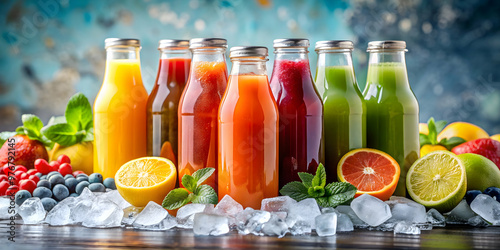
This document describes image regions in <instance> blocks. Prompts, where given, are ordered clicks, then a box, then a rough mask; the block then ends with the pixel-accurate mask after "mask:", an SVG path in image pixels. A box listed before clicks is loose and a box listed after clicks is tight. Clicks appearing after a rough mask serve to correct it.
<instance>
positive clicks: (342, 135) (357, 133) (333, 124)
mask: <svg viewBox="0 0 500 250" xmlns="http://www.w3.org/2000/svg"><path fill="white" fill-rule="evenodd" d="M353 48H354V46H353V43H352V42H351V41H320V42H317V43H316V52H317V53H318V66H317V68H316V86H318V88H322V89H323V90H324V91H323V95H322V99H323V107H324V112H325V113H324V115H323V117H324V119H323V126H324V127H325V158H326V159H325V169H326V173H327V175H326V176H327V177H328V180H327V181H328V182H332V181H337V178H336V177H337V165H338V162H339V161H340V159H341V158H342V156H344V154H346V153H347V152H349V151H350V150H353V149H356V148H364V147H366V115H365V109H366V107H365V104H364V101H363V96H362V95H361V91H360V90H359V88H358V84H357V82H356V77H355V75H354V68H353V65H352V55H351V52H352V50H353Z"/></svg>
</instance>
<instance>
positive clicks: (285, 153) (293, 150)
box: [271, 39, 324, 187]
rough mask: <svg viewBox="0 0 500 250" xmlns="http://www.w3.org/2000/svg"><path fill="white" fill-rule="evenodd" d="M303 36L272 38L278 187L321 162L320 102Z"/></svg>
mask: <svg viewBox="0 0 500 250" xmlns="http://www.w3.org/2000/svg"><path fill="white" fill-rule="evenodd" d="M308 47H309V40H307V39H276V40H274V48H275V54H276V57H275V60H274V67H273V73H272V76H271V89H272V92H273V95H274V98H275V100H276V103H277V105H278V110H279V121H280V122H279V139H280V141H279V168H280V187H283V186H284V185H285V184H287V183H288V182H291V181H299V180H300V179H299V176H298V172H309V173H311V174H315V172H316V169H317V167H318V165H319V163H324V145H323V103H322V101H321V98H320V97H319V95H318V92H317V91H316V88H315V86H314V83H313V79H312V76H311V70H310V68H309V59H308V53H309V52H308V50H307V48H308Z"/></svg>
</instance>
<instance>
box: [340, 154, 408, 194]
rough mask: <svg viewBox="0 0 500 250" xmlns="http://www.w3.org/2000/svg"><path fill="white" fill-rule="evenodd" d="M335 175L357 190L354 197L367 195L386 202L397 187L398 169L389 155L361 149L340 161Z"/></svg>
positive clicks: (346, 155)
mask: <svg viewBox="0 0 500 250" xmlns="http://www.w3.org/2000/svg"><path fill="white" fill-rule="evenodd" d="M337 174H338V178H339V180H340V181H343V182H349V183H351V184H352V185H354V186H355V187H356V188H357V189H358V191H357V192H356V196H355V197H358V196H360V195H362V194H369V195H372V196H375V197H377V198H379V199H381V200H388V199H389V197H391V195H392V194H393V193H394V191H395V190H396V186H397V185H398V180H399V174H400V169H399V164H398V163H397V162H396V160H394V158H392V157H391V156H390V155H388V154H386V153H384V152H382V151H380V150H376V149H369V148H361V149H355V150H352V151H350V152H349V153H347V154H345V155H344V156H343V157H342V159H340V162H339V165H338V167H337Z"/></svg>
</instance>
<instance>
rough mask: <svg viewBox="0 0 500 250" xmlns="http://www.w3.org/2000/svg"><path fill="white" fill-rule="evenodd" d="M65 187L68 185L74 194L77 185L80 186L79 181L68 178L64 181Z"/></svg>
mask: <svg viewBox="0 0 500 250" xmlns="http://www.w3.org/2000/svg"><path fill="white" fill-rule="evenodd" d="M64 185H66V187H67V188H68V189H69V192H70V193H74V192H75V189H76V185H78V181H77V180H76V179H75V178H68V179H66V180H65V181H64Z"/></svg>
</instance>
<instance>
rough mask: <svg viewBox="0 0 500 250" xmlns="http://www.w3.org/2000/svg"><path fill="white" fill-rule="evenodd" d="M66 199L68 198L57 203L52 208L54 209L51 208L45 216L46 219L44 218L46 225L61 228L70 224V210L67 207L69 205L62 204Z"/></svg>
mask: <svg viewBox="0 0 500 250" xmlns="http://www.w3.org/2000/svg"><path fill="white" fill-rule="evenodd" d="M67 199H69V198H66V199H64V200H63V201H62V202H59V203H58V204H57V205H55V206H54V208H52V210H50V212H49V213H48V214H47V217H45V222H46V223H48V224H49V225H51V226H63V225H69V224H71V223H72V220H71V218H70V215H71V209H70V207H69V204H66V203H64V201H65V200H67Z"/></svg>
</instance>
